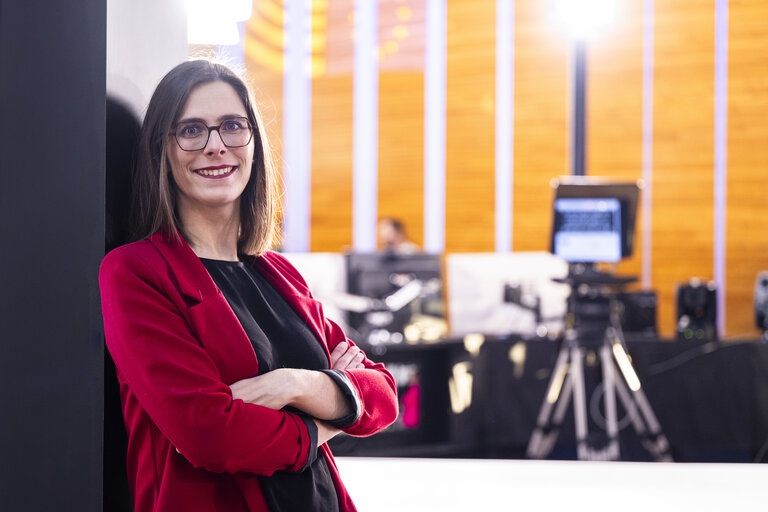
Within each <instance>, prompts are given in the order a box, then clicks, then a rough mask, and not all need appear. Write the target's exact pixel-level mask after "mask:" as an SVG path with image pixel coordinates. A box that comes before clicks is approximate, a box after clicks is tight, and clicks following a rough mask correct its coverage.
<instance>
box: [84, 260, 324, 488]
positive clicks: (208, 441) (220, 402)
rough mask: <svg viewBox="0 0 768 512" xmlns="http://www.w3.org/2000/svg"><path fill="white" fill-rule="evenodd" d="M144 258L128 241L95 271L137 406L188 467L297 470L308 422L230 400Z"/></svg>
mask: <svg viewBox="0 0 768 512" xmlns="http://www.w3.org/2000/svg"><path fill="white" fill-rule="evenodd" d="M144 256H145V255H143V254H141V253H140V252H139V251H132V250H130V246H127V247H124V248H121V249H118V250H116V251H113V252H111V253H110V254H109V255H107V256H106V257H105V259H104V261H103V262H102V266H101V270H100V275H99V281H100V288H101V296H102V311H103V315H104V330H105V336H106V342H107V346H108V348H109V351H110V353H111V355H112V358H113V359H114V361H115V365H116V367H117V369H118V372H119V375H120V376H121V379H122V380H123V382H124V384H125V385H126V386H127V387H128V388H129V390H130V392H131V393H133V395H134V396H135V398H136V400H137V401H138V404H139V405H140V407H141V409H143V410H144V411H145V412H146V414H147V415H148V416H149V418H150V419H151V421H152V422H153V423H154V424H155V425H156V426H157V428H158V429H159V430H160V431H161V432H162V434H163V435H164V436H165V437H166V438H167V439H168V440H169V442H170V444H171V445H173V446H174V447H176V449H178V451H179V452H180V453H181V454H182V455H183V456H184V457H185V458H186V459H187V460H188V461H189V462H191V463H192V464H193V465H194V466H195V467H198V468H204V469H206V470H209V471H213V472H219V473H224V472H226V473H234V472H250V473H254V474H260V475H270V474H272V473H274V472H275V471H277V470H287V471H298V470H300V469H301V468H302V467H304V465H305V464H306V463H307V461H308V460H309V457H310V452H311V448H312V447H313V443H312V440H311V438H310V433H309V427H308V425H306V424H305V423H304V422H303V421H302V419H301V418H300V417H299V416H297V415H296V414H293V413H289V412H285V411H277V410H273V409H269V408H266V407H261V406H257V405H253V404H246V403H244V402H243V401H242V400H233V399H232V395H231V390H230V388H229V386H228V385H226V384H225V383H224V382H223V381H222V379H221V377H220V375H219V372H218V370H217V368H216V366H215V364H214V363H213V361H212V360H211V358H210V357H209V355H208V353H207V352H206V351H205V349H204V348H203V346H202V345H201V344H200V343H199V342H198V340H197V339H196V337H195V334H194V332H193V327H192V326H191V325H190V322H189V321H188V320H187V319H186V316H185V313H186V311H185V310H184V303H183V302H182V303H181V304H179V302H180V301H179V299H178V298H177V297H175V296H174V288H173V285H172V280H171V278H170V277H169V275H168V271H167V269H163V268H158V265H157V264H155V265H152V264H150V263H148V261H149V260H148V259H147V258H145V257H144ZM171 297H174V299H176V300H173V299H172V298H171ZM127 415H128V410H127V409H126V422H127V423H129V422H130V421H131V420H130V418H128V416H127Z"/></svg>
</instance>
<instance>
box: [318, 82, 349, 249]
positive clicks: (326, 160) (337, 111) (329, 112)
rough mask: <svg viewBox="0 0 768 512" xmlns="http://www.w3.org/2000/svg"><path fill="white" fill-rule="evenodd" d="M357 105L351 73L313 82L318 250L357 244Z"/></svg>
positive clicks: (346, 247)
mask: <svg viewBox="0 0 768 512" xmlns="http://www.w3.org/2000/svg"><path fill="white" fill-rule="evenodd" d="M353 106H354V95H353V84H352V76H351V75H342V76H320V77H316V78H315V79H314V80H313V81H312V189H311V194H312V196H311V197H312V209H311V235H310V236H311V240H310V249H311V250H312V251H318V252H326V251H327V252H335V251H342V250H347V249H349V248H350V247H351V246H352V160H353V139H352V130H353V119H352V114H353V111H352V109H353Z"/></svg>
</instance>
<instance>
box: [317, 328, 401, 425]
mask: <svg viewBox="0 0 768 512" xmlns="http://www.w3.org/2000/svg"><path fill="white" fill-rule="evenodd" d="M324 320H325V336H326V340H327V342H328V346H329V349H330V350H331V351H333V349H334V348H335V347H336V345H338V344H339V343H341V342H342V341H345V342H347V343H349V344H350V345H354V344H355V343H354V342H353V341H352V340H350V339H349V338H347V336H346V335H345V334H344V331H342V329H341V327H339V326H338V325H337V324H336V323H334V322H332V321H331V320H328V319H324ZM363 365H364V366H365V367H364V368H355V369H351V370H343V372H344V373H345V374H346V375H347V378H348V379H349V381H350V382H351V383H352V386H353V387H354V388H355V390H356V392H357V395H358V398H359V399H360V409H361V410H360V417H359V418H358V420H357V421H356V422H355V423H354V424H353V425H352V426H350V427H348V428H345V429H344V432H346V433H347V434H350V435H353V436H370V435H373V434H375V433H376V432H379V431H381V430H383V429H384V428H386V427H388V426H389V425H391V424H392V423H394V422H395V420H396V419H397V415H398V402H397V385H396V384H395V379H394V378H393V377H392V374H391V373H389V371H388V370H387V369H386V368H385V366H384V365H383V364H382V363H376V362H373V361H371V360H370V359H368V356H367V355H366V356H365V358H364V360H363Z"/></svg>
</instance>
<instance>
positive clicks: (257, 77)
mask: <svg viewBox="0 0 768 512" xmlns="http://www.w3.org/2000/svg"><path fill="white" fill-rule="evenodd" d="M268 7H269V5H268V4H267V3H264V2H261V3H258V2H257V3H255V4H254V9H253V13H252V15H251V18H250V19H249V20H248V21H247V22H246V26H245V67H246V70H247V77H248V81H249V82H250V85H251V87H252V89H253V92H254V99H255V102H256V108H257V109H258V110H259V112H260V114H261V117H262V120H263V122H264V128H265V130H266V135H267V140H268V141H269V144H270V147H271V149H272V156H273V160H274V162H275V166H276V168H277V170H278V173H279V174H280V176H282V172H283V166H282V162H283V160H282V154H283V147H282V142H283V67H282V52H283V48H282V41H275V40H274V39H275V38H274V36H272V35H270V34H272V33H273V32H275V31H277V32H279V33H280V34H282V25H283V18H282V14H283V12H282V9H268ZM279 184H280V191H281V193H280V196H281V197H282V179H280V182H279ZM276 245H280V240H278V241H277V242H276Z"/></svg>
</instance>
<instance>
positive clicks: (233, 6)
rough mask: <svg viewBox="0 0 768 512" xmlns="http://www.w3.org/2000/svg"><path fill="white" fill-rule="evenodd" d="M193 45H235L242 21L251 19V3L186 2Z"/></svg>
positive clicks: (225, 0) (245, 0)
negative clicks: (238, 25) (238, 24)
mask: <svg viewBox="0 0 768 512" xmlns="http://www.w3.org/2000/svg"><path fill="white" fill-rule="evenodd" d="M186 3H187V42H188V43H189V44H211V45H234V44H237V43H238V42H240V34H239V32H238V30H237V22H238V21H246V20H247V19H248V18H250V17H251V8H252V6H253V4H252V2H251V0H186Z"/></svg>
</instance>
